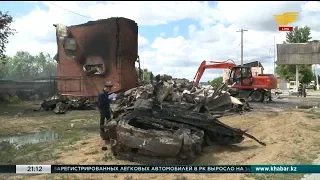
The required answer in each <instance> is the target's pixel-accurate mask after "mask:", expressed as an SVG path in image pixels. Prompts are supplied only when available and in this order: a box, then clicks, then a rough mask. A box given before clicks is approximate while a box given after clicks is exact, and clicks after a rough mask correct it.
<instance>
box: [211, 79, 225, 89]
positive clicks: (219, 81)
mask: <svg viewBox="0 0 320 180" xmlns="http://www.w3.org/2000/svg"><path fill="white" fill-rule="evenodd" d="M222 83H223V77H217V78H214V79H213V80H212V81H209V84H210V85H211V86H212V87H218V86H219V85H221V84H222Z"/></svg>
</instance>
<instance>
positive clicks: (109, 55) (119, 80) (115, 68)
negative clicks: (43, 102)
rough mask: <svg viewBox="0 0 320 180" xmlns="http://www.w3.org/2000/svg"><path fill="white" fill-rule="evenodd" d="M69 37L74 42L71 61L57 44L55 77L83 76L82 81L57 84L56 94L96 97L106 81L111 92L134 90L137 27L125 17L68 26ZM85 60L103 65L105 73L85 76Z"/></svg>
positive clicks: (135, 80)
mask: <svg viewBox="0 0 320 180" xmlns="http://www.w3.org/2000/svg"><path fill="white" fill-rule="evenodd" d="M69 31H70V33H69V35H68V37H69V38H74V40H75V41H76V50H75V52H74V55H75V57H74V58H67V55H66V50H65V49H64V47H63V44H62V43H61V42H58V67H57V74H58V76H62V77H66V78H67V77H72V76H75V77H79V76H81V77H82V81H81V82H79V80H72V78H70V80H68V81H64V82H58V91H59V93H62V94H69V95H72V96H96V95H97V93H98V92H99V91H101V89H102V88H103V85H104V84H105V82H107V81H111V82H112V83H113V84H114V86H113V89H112V90H113V91H117V90H120V89H126V88H131V87H134V86H135V85H136V84H137V83H138V74H137V72H136V70H135V61H136V59H137V55H138V26H137V24H136V23H135V22H134V21H132V20H130V19H126V18H109V19H103V20H98V21H89V22H88V23H85V24H81V25H75V26H70V27H69ZM88 59H96V61H101V62H103V63H104V65H103V67H104V73H103V74H101V75H96V74H95V75H88V74H86V73H85V71H84V70H83V69H84V68H83V66H84V64H85V63H87V61H88Z"/></svg>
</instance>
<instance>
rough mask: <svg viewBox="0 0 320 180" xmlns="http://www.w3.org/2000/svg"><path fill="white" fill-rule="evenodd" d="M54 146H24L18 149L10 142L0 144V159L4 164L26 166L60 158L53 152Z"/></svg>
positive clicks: (46, 144) (45, 144)
mask: <svg viewBox="0 0 320 180" xmlns="http://www.w3.org/2000/svg"><path fill="white" fill-rule="evenodd" d="M52 147H53V146H52V144H49V143H42V144H37V145H31V144H27V145H22V146H20V147H16V146H15V145H13V144H10V143H9V142H1V143H0V159H1V163H2V164H24V163H30V162H42V161H47V160H55V159H57V158H58V156H57V155H55V153H53V151H52V149H51V148H52Z"/></svg>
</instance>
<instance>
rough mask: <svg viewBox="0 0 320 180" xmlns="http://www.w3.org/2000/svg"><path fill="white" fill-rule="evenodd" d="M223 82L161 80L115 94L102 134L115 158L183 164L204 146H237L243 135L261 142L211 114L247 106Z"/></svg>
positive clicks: (247, 106)
mask: <svg viewBox="0 0 320 180" xmlns="http://www.w3.org/2000/svg"><path fill="white" fill-rule="evenodd" d="M225 89H226V86H225V85H221V86H220V87H218V88H216V89H215V90H214V89H213V88H209V89H208V88H192V87H190V86H189V87H188V86H187V85H182V84H180V85H178V84H175V83H170V82H165V81H161V82H159V83H157V84H156V85H155V86H152V85H146V86H140V87H137V88H133V89H130V90H128V91H125V92H123V93H119V94H118V95H117V99H116V101H115V103H114V104H112V106H111V109H112V114H113V120H112V121H110V122H109V123H107V125H105V129H106V133H105V134H104V135H102V136H103V137H102V138H103V139H105V140H106V141H108V140H110V145H111V150H112V152H113V154H114V155H115V156H116V157H117V158H119V159H127V160H131V161H137V162H140V163H152V164H163V163H170V164H177V163H178V164H181V163H183V164H188V163H191V162H192V161H193V160H194V158H195V157H196V156H198V155H200V154H201V152H202V148H203V147H204V146H210V145H213V144H218V145H230V144H238V143H241V142H242V141H243V140H244V137H248V138H251V139H253V140H255V141H257V142H258V143H259V144H261V145H264V146H265V144H264V143H263V142H261V141H259V140H258V139H256V138H255V137H253V136H252V135H250V134H248V133H246V132H245V131H242V130H240V129H235V128H232V127H230V126H228V125H226V124H224V123H222V122H220V121H219V120H218V119H217V118H216V117H217V115H218V116H222V115H228V114H234V113H241V112H243V111H248V110H250V109H251V107H250V106H249V104H248V103H247V102H246V101H245V100H244V99H237V98H234V97H232V96H230V94H229V93H227V91H226V90H225Z"/></svg>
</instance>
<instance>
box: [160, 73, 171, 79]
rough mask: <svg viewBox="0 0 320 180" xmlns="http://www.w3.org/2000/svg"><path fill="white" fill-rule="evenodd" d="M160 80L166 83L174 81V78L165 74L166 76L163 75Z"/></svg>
mask: <svg viewBox="0 0 320 180" xmlns="http://www.w3.org/2000/svg"><path fill="white" fill-rule="evenodd" d="M160 78H161V79H162V80H164V81H168V80H171V79H172V76H170V75H168V74H164V75H161V76H160Z"/></svg>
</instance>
